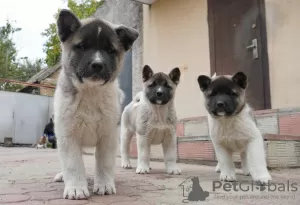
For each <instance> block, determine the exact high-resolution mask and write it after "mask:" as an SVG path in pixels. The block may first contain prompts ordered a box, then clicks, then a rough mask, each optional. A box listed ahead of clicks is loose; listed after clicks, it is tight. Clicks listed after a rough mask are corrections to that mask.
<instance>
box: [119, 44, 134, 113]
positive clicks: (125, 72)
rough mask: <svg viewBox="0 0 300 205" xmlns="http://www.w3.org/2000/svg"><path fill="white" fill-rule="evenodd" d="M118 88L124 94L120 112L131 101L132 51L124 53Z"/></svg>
mask: <svg viewBox="0 0 300 205" xmlns="http://www.w3.org/2000/svg"><path fill="white" fill-rule="evenodd" d="M119 82H120V88H121V89H122V91H123V92H124V94H125V99H124V101H123V104H122V111H123V109H124V107H125V106H126V105H128V104H129V103H130V102H131V100H132V50H131V49H130V50H129V51H127V52H126V54H125V57H124V64H123V68H122V70H121V73H120V76H119Z"/></svg>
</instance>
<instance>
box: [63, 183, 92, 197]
mask: <svg viewBox="0 0 300 205" xmlns="http://www.w3.org/2000/svg"><path fill="white" fill-rule="evenodd" d="M89 196H90V193H89V190H88V188H87V186H79V187H76V186H66V187H65V190H64V195H63V197H64V199H72V200H74V199H76V200H80V199H87V198H89Z"/></svg>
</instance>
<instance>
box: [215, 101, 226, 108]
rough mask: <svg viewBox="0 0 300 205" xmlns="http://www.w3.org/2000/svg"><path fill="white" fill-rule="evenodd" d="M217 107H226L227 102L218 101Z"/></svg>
mask: <svg viewBox="0 0 300 205" xmlns="http://www.w3.org/2000/svg"><path fill="white" fill-rule="evenodd" d="M217 107H218V108H224V107H225V103H224V102H223V101H218V102H217Z"/></svg>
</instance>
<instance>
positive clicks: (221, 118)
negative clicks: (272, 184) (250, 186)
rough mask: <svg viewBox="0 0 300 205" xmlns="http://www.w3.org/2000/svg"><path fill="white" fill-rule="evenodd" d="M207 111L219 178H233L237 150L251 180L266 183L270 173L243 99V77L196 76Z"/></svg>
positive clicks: (240, 75)
mask: <svg viewBox="0 0 300 205" xmlns="http://www.w3.org/2000/svg"><path fill="white" fill-rule="evenodd" d="M198 83H199V86H200V89H201V91H202V92H203V94H204V98H205V107H206V109H207V111H208V113H209V115H208V121H209V133H210V136H211V139H212V142H213V145H214V148H215V152H216V155H217V159H218V163H219V164H218V165H217V170H218V169H220V171H221V174H220V180H222V181H235V180H236V175H235V167H234V163H233V160H232V153H233V152H240V153H241V154H240V156H241V164H242V169H243V171H244V173H245V174H246V175H249V173H250V174H251V176H252V178H253V180H254V181H257V182H259V183H263V184H265V183H267V182H268V181H269V180H271V176H270V174H269V172H268V170H267V165H266V158H265V152H264V142H263V137H262V135H261V133H260V131H259V130H258V128H257V126H256V123H255V121H254V118H253V114H252V110H251V108H250V107H249V105H248V104H247V102H246V95H245V92H246V88H247V76H246V75H245V74H244V73H243V72H237V73H236V74H235V75H233V76H229V75H228V76H227V75H223V76H216V77H213V78H210V77H208V76H205V75H201V76H199V77H198Z"/></svg>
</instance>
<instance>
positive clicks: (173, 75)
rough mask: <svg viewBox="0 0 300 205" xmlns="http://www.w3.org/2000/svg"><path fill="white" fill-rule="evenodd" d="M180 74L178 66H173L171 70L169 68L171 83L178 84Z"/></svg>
mask: <svg viewBox="0 0 300 205" xmlns="http://www.w3.org/2000/svg"><path fill="white" fill-rule="evenodd" d="M180 75H181V73H180V70H179V68H173V70H171V72H170V73H169V77H170V78H171V80H172V81H173V83H175V84H176V85H178V83H179V80H180Z"/></svg>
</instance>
